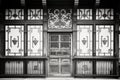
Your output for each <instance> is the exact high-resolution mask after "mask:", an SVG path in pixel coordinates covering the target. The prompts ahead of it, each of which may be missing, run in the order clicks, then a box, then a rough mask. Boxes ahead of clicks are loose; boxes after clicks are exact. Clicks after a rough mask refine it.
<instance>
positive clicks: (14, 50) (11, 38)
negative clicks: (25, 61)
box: [5, 25, 24, 56]
mask: <svg viewBox="0 0 120 80" xmlns="http://www.w3.org/2000/svg"><path fill="white" fill-rule="evenodd" d="M5 27H6V31H5V34H6V39H5V40H6V41H5V43H6V53H5V55H6V56H23V55H24V26H22V25H6V26H5Z"/></svg>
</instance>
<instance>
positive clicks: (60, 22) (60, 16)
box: [48, 9, 72, 29]
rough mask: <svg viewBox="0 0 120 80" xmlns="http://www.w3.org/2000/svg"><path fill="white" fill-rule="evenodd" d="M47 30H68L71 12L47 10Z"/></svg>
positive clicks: (70, 24)
mask: <svg viewBox="0 0 120 80" xmlns="http://www.w3.org/2000/svg"><path fill="white" fill-rule="evenodd" d="M48 14H49V19H48V28H49V29H70V28H72V10H71V9H55V10H52V9H49V10H48Z"/></svg>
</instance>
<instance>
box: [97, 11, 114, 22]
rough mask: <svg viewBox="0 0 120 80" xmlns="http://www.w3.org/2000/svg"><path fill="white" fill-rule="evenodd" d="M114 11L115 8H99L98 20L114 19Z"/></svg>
mask: <svg viewBox="0 0 120 80" xmlns="http://www.w3.org/2000/svg"><path fill="white" fill-rule="evenodd" d="M113 19H114V11H113V9H97V10H96V20H113Z"/></svg>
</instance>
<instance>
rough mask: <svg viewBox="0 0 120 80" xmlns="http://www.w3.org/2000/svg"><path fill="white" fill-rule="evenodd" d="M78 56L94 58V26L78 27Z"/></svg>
mask: <svg viewBox="0 0 120 80" xmlns="http://www.w3.org/2000/svg"><path fill="white" fill-rule="evenodd" d="M77 56H92V26H91V25H78V26H77Z"/></svg>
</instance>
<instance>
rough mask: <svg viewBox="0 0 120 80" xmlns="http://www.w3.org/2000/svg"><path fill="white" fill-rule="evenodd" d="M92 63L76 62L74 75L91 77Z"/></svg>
mask: <svg viewBox="0 0 120 80" xmlns="http://www.w3.org/2000/svg"><path fill="white" fill-rule="evenodd" d="M92 67H93V66H92V61H77V66H76V73H77V74H79V75H92V74H93V72H92V71H93V70H92V69H93V68H92Z"/></svg>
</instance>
